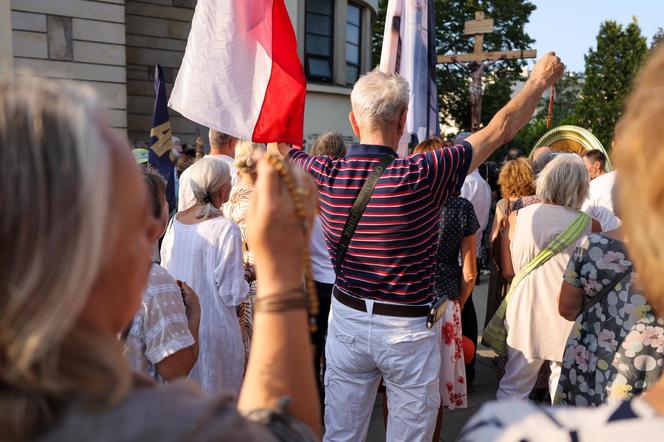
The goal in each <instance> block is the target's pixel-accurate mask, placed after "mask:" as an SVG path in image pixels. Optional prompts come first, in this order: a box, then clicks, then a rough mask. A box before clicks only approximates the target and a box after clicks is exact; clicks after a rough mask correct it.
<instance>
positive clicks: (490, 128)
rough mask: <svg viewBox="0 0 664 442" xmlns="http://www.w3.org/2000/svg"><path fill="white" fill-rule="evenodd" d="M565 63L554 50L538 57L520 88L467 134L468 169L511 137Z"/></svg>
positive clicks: (523, 123) (527, 117) (526, 121)
mask: <svg viewBox="0 0 664 442" xmlns="http://www.w3.org/2000/svg"><path fill="white" fill-rule="evenodd" d="M564 71H565V65H563V64H562V62H561V61H560V58H558V57H556V54H555V52H550V53H548V54H547V55H545V56H544V57H543V58H541V59H540V60H539V61H538V62H537V64H535V67H534V68H533V72H532V73H531V74H530V78H528V81H527V82H526V84H525V85H524V87H523V89H522V90H521V91H520V92H519V93H518V94H517V95H516V96H515V97H514V98H512V99H511V100H510V102H509V103H507V105H506V106H505V107H503V108H502V109H501V110H499V111H498V113H497V114H496V115H495V116H494V117H493V118H492V119H491V121H490V122H489V124H488V125H487V126H486V127H485V128H483V129H482V130H480V131H477V132H475V133H474V134H472V135H471V136H469V137H468V139H467V141H468V142H469V143H470V144H472V146H473V161H472V163H471V165H470V169H469V172H471V171H473V170H474V169H476V168H477V167H478V166H479V165H480V164H482V163H483V162H484V161H485V160H486V159H487V158H488V157H489V155H491V154H492V153H493V152H494V151H495V150H496V149H497V148H498V147H500V146H502V145H503V144H505V143H507V142H508V141H510V140H511V139H512V138H514V136H515V135H516V134H517V132H518V131H519V130H521V128H523V127H524V126H525V125H526V124H527V123H528V121H530V118H531V117H532V116H533V113H534V112H535V109H536V108H537V105H538V104H539V101H540V98H542V94H544V92H545V91H546V90H547V89H548V88H549V87H551V86H552V85H553V84H554V83H555V82H557V81H558V80H560V78H561V77H562V75H563V72H564Z"/></svg>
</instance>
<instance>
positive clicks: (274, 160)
mask: <svg viewBox="0 0 664 442" xmlns="http://www.w3.org/2000/svg"><path fill="white" fill-rule="evenodd" d="M265 158H266V159H267V161H268V162H269V163H270V164H271V165H272V166H273V167H274V168H275V170H276V171H277V173H278V174H279V176H281V179H282V180H283V181H284V184H285V185H286V189H287V190H288V193H289V194H290V196H291V198H292V199H293V205H294V206H295V215H296V216H297V217H298V218H299V219H300V222H301V224H302V233H303V234H304V235H305V236H306V233H307V215H306V213H305V208H304V204H305V203H304V198H305V196H306V191H305V190H304V189H303V188H302V187H299V186H297V185H296V183H295V178H294V176H293V174H292V171H291V168H290V166H289V165H288V164H287V163H286V161H285V160H283V159H281V158H280V157H279V156H277V155H275V154H273V153H271V152H268V153H266V154H265ZM302 255H303V263H302V264H303V266H304V277H305V283H306V291H307V294H308V296H309V303H308V305H309V331H310V332H311V333H315V332H316V331H317V330H318V325H317V323H316V317H317V316H318V312H319V308H320V306H319V303H318V296H317V294H316V285H315V284H314V279H313V276H312V272H311V255H310V252H309V245H308V244H306V245H305V247H304V250H303V254H302Z"/></svg>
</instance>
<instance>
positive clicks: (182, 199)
mask: <svg viewBox="0 0 664 442" xmlns="http://www.w3.org/2000/svg"><path fill="white" fill-rule="evenodd" d="M206 156H209V157H214V158H219V159H220V160H222V161H223V162H224V163H226V164H228V167H229V169H230V174H231V185H233V186H235V184H237V182H238V181H239V179H240V178H239V177H238V176H237V170H235V166H234V165H233V161H234V160H233V158H231V157H229V156H228V155H206ZM189 172H190V171H189V168H187V169H185V171H184V172H182V175H180V180H179V190H178V212H182V211H183V210H187V209H188V208H190V207H192V206H194V205H195V204H196V199H195V198H194V192H193V191H192V190H191V181H190V179H189Z"/></svg>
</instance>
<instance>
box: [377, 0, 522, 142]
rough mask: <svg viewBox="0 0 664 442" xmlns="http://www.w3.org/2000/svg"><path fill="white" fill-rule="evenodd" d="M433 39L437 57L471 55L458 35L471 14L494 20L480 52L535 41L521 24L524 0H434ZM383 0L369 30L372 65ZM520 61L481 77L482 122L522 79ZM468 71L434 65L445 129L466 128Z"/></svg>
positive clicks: (379, 39) (470, 42)
mask: <svg viewBox="0 0 664 442" xmlns="http://www.w3.org/2000/svg"><path fill="white" fill-rule="evenodd" d="M435 7H436V39H437V46H438V47H437V52H438V53H439V54H462V53H467V52H472V51H473V44H474V39H473V38H472V37H466V36H464V35H463V28H464V23H465V22H466V21H468V20H473V19H474V18H475V12H476V11H484V13H485V15H486V16H488V17H491V18H493V19H494V32H493V33H492V34H486V35H485V37H484V50H485V51H503V50H519V49H528V48H529V47H530V46H531V45H532V44H533V42H534V40H533V39H532V38H530V36H529V35H528V34H527V33H526V32H525V25H526V23H528V19H529V17H530V14H531V13H532V11H534V10H535V5H533V4H532V3H531V2H529V1H527V0H435ZM386 8H387V0H380V1H379V2H378V19H377V21H376V24H375V27H374V36H373V57H374V65H377V64H378V61H379V60H380V50H381V46H382V41H383V30H384V26H385V11H386ZM524 65H525V62H524V61H518V60H509V61H500V62H498V63H496V64H494V65H493V66H491V67H490V68H489V69H487V73H486V74H485V78H486V79H487V81H486V82H485V88H484V98H483V100H482V123H483V124H486V123H488V121H489V120H490V119H491V117H492V116H493V115H494V114H495V113H496V112H497V111H498V110H499V109H500V108H501V107H502V106H504V105H505V104H506V103H507V102H508V101H509V99H510V95H511V91H512V86H513V85H514V82H516V81H517V80H518V79H519V78H520V77H521V69H522V67H523V66H524ZM469 81H470V74H469V72H468V71H467V70H466V69H464V68H462V67H461V66H458V65H456V64H445V65H438V68H437V84H438V94H439V96H440V102H439V103H440V111H441V113H442V114H443V115H445V116H446V117H445V119H446V121H444V123H447V124H449V125H456V126H458V127H460V128H461V129H462V130H468V129H469V128H470V120H471V114H470V95H469V91H468V85H469Z"/></svg>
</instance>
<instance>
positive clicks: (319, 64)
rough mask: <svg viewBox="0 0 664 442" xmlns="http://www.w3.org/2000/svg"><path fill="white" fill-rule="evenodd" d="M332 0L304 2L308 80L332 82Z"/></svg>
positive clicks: (309, 0) (308, 0)
mask: <svg viewBox="0 0 664 442" xmlns="http://www.w3.org/2000/svg"><path fill="white" fill-rule="evenodd" d="M333 32H334V0H306V16H305V40H304V53H305V54H304V55H305V71H306V74H307V78H308V79H309V80H314V81H321V82H332V57H333V51H332V41H333V39H332V36H333Z"/></svg>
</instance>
